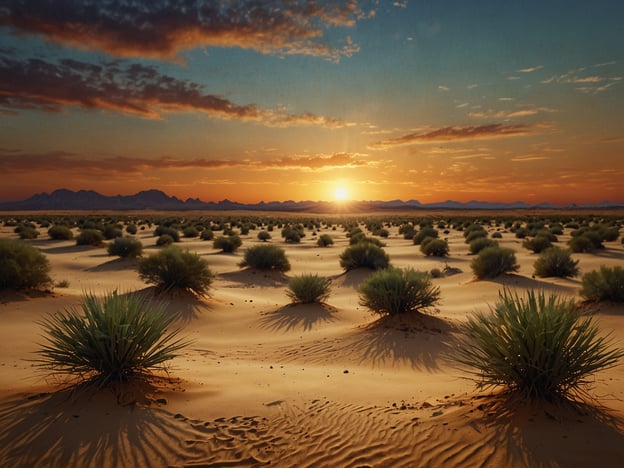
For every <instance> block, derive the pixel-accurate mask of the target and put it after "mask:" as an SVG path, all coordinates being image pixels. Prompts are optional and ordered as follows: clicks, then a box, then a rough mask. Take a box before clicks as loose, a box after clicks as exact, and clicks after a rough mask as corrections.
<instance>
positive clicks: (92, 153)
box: [0, 0, 624, 205]
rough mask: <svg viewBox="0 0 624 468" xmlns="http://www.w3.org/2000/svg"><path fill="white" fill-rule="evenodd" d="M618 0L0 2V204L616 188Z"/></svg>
mask: <svg viewBox="0 0 624 468" xmlns="http://www.w3.org/2000/svg"><path fill="white" fill-rule="evenodd" d="M623 20H624V2H622V1H620V0H609V1H607V0H595V1H592V2H588V1H585V0H584V1H577V0H523V1H511V0H509V1H508V0H471V1H466V0H437V1H434V0H402V1H383V0H379V1H374V0H367V1H357V0H347V1H316V0H312V1H304V0H278V1H261V0H240V1H226V0H192V1H191V0H180V1H171V0H151V1H148V0H145V1H135V0H83V1H73V0H47V1H45V0H22V1H18V0H4V1H3V2H2V5H0V181H1V183H0V200H1V201H11V200H23V199H26V198H28V197H30V196H31V195H33V194H35V193H41V192H48V193H49V192H52V191H54V190H56V189H59V188H66V189H70V190H81V189H84V190H95V191H98V192H100V193H102V194H105V195H117V194H121V195H130V194H134V193H137V192H139V191H141V190H148V189H159V190H162V191H164V192H166V193H167V194H169V195H173V196H176V197H178V198H181V199H187V198H199V199H201V200H203V201H219V200H223V199H226V198H227V199H229V200H233V201H237V202H241V203H256V202H259V201H265V202H268V201H285V200H296V201H300V200H329V201H331V200H339V199H353V200H396V199H401V200H419V201H421V202H423V203H428V202H439V201H445V200H455V201H460V202H466V201H470V200H481V201H492V202H513V201H524V202H527V203H540V202H545V201H548V202H551V203H555V204H560V205H565V204H569V203H579V204H580V203H594V202H600V201H603V200H611V201H618V202H621V201H624V182H623V181H624V38H623V37H624V36H623V35H622V21H623Z"/></svg>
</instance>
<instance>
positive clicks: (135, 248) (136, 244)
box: [107, 237, 143, 258]
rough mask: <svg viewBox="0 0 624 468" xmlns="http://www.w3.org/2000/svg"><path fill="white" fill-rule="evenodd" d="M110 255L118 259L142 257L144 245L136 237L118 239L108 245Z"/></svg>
mask: <svg viewBox="0 0 624 468" xmlns="http://www.w3.org/2000/svg"><path fill="white" fill-rule="evenodd" d="M107 250H108V255H116V256H118V257H122V258H126V257H131V258H132V257H140V256H141V254H142V253H143V244H142V243H141V241H140V240H138V239H135V238H134V237H117V238H116V239H114V240H113V241H112V242H110V243H109V244H108V247H107Z"/></svg>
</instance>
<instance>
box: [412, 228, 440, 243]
mask: <svg viewBox="0 0 624 468" xmlns="http://www.w3.org/2000/svg"><path fill="white" fill-rule="evenodd" d="M427 237H430V238H431V239H435V238H437V237H438V231H437V230H436V229H434V228H432V227H429V226H426V227H424V228H422V229H421V230H420V231H418V232H417V233H416V234H414V237H413V239H412V240H413V241H414V244H415V245H421V244H422V241H424V240H425V239H426V238H427Z"/></svg>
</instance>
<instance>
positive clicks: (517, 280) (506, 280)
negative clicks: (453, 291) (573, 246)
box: [480, 273, 577, 296]
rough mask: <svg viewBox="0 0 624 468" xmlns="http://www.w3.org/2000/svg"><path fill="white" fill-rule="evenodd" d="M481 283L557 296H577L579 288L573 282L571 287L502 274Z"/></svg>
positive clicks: (511, 274)
mask: <svg viewBox="0 0 624 468" xmlns="http://www.w3.org/2000/svg"><path fill="white" fill-rule="evenodd" d="M560 279H563V278H560ZM480 281H491V282H492V283H496V284H499V285H501V286H504V287H506V288H522V289H536V290H544V291H552V292H555V293H557V294H565V295H571V296H575V295H576V294H577V288H576V287H575V286H573V284H574V282H573V281H571V284H570V285H569V286H566V285H562V284H556V283H553V282H549V281H544V280H542V279H537V278H528V277H526V276H522V275H516V274H513V273H507V274H502V275H500V276H497V277H496V278H489V279H483V280H480Z"/></svg>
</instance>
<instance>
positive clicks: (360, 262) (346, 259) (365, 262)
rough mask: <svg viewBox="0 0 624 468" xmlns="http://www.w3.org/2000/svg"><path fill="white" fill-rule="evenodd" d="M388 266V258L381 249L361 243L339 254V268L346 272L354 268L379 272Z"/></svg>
mask: <svg viewBox="0 0 624 468" xmlns="http://www.w3.org/2000/svg"><path fill="white" fill-rule="evenodd" d="M389 264H390V257H389V256H388V254H387V253H386V252H385V251H384V249H383V248H382V247H379V246H377V245H374V244H371V243H368V242H361V243H359V244H355V245H351V246H349V247H347V248H346V249H345V250H344V251H343V252H342V253H341V254H340V266H341V267H342V268H344V269H345V270H346V271H349V270H354V269H356V268H371V269H373V270H380V269H382V268H386V267H387V266H388V265H389Z"/></svg>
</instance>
